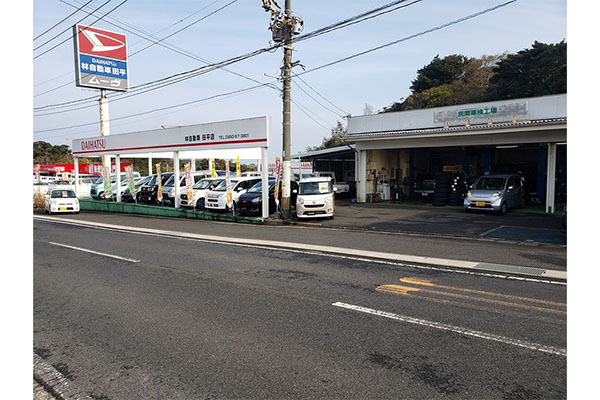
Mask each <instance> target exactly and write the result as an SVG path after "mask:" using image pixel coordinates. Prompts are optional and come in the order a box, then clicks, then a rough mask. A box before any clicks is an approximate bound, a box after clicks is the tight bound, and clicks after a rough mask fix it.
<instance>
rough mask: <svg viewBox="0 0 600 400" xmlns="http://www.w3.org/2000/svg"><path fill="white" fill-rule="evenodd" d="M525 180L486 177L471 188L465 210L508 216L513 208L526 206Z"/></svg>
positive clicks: (518, 177) (506, 177)
mask: <svg viewBox="0 0 600 400" xmlns="http://www.w3.org/2000/svg"><path fill="white" fill-rule="evenodd" d="M524 194H525V193H524V189H523V179H522V178H521V177H520V176H518V175H485V176H482V177H479V178H478V179H477V180H476V181H475V183H474V184H473V185H472V186H471V187H470V189H469V191H468V193H467V197H465V200H464V203H463V205H464V208H465V210H466V211H470V210H486V211H495V212H499V213H500V214H506V210H508V209H509V208H513V207H524V206H525V195H524Z"/></svg>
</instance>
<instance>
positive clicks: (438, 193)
mask: <svg viewBox="0 0 600 400" xmlns="http://www.w3.org/2000/svg"><path fill="white" fill-rule="evenodd" d="M449 192H450V177H449V176H448V174H446V173H444V172H438V173H437V174H435V191H434V192H433V202H432V204H433V205H434V206H438V207H441V206H445V205H446V204H448V194H449Z"/></svg>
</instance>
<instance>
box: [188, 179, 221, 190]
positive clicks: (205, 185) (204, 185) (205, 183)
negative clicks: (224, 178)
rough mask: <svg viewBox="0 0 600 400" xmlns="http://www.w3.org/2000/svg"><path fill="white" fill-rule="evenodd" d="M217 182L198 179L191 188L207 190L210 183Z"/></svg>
mask: <svg viewBox="0 0 600 400" xmlns="http://www.w3.org/2000/svg"><path fill="white" fill-rule="evenodd" d="M214 182H217V181H215V180H213V179H200V180H199V181H198V182H196V184H195V185H194V186H193V188H194V189H199V190H202V189H208V188H209V187H210V184H211V183H214ZM217 183H220V181H218V182H217Z"/></svg>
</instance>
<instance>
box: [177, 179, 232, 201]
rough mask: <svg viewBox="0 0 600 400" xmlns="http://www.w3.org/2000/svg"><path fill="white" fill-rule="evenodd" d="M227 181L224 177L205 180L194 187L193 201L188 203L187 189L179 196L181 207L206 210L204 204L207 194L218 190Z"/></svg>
mask: <svg viewBox="0 0 600 400" xmlns="http://www.w3.org/2000/svg"><path fill="white" fill-rule="evenodd" d="M224 180H225V178H224V177H222V176H219V177H217V178H204V179H201V180H200V181H198V182H197V183H196V184H195V185H194V186H192V192H193V195H192V201H188V195H187V191H185V188H184V190H183V192H182V193H180V194H179V205H180V206H181V207H191V208H199V209H203V208H204V203H205V202H206V194H207V193H208V192H209V191H210V190H212V189H214V188H216V187H217V186H218V185H219V183H221V182H223V181H224Z"/></svg>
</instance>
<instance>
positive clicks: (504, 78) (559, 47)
mask: <svg viewBox="0 0 600 400" xmlns="http://www.w3.org/2000/svg"><path fill="white" fill-rule="evenodd" d="M494 72H495V74H494V76H493V77H492V78H491V79H490V87H489V89H488V100H502V99H514V98H519V97H534V96H545V95H550V94H558V93H566V92H567V44H566V43H565V41H564V40H563V41H561V42H560V43H557V44H545V43H540V42H538V41H535V42H534V43H533V45H532V46H531V49H527V50H521V51H519V52H518V53H517V54H511V55H509V56H507V57H506V59H504V60H503V61H501V62H500V63H499V64H498V66H497V67H496V68H494Z"/></svg>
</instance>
